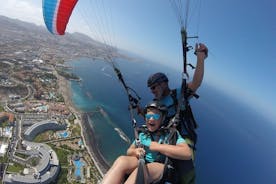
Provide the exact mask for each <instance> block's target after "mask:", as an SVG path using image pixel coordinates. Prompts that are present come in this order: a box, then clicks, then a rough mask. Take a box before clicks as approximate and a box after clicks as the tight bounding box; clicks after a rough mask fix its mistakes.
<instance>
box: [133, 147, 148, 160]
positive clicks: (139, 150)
mask: <svg viewBox="0 0 276 184" xmlns="http://www.w3.org/2000/svg"><path fill="white" fill-rule="evenodd" d="M145 154H146V151H145V150H144V148H136V149H135V155H136V157H137V158H141V157H144V156H145Z"/></svg>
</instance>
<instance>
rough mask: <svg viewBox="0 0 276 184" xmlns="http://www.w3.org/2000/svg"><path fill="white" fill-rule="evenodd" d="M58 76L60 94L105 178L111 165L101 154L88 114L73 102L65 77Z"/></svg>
mask: <svg viewBox="0 0 276 184" xmlns="http://www.w3.org/2000/svg"><path fill="white" fill-rule="evenodd" d="M57 76H58V84H59V92H60V93H61V94H62V95H63V98H64V101H65V104H66V105H67V106H68V107H69V109H70V111H71V112H72V113H73V114H74V115H75V116H76V120H75V121H77V122H78V123H79V125H80V127H81V136H82V138H83V142H84V145H85V147H86V148H87V150H88V152H89V154H90V156H91V158H92V160H93V162H94V164H95V166H96V167H97V169H98V171H99V173H100V174H101V176H103V175H104V174H105V173H106V172H107V170H108V169H109V165H108V163H107V162H106V160H105V159H104V157H103V156H102V154H101V153H100V151H99V149H98V146H97V142H96V139H95V136H94V130H93V127H92V124H91V122H90V121H92V120H91V119H89V117H88V115H87V113H84V112H81V110H80V109H78V108H77V107H76V106H75V105H74V104H73V102H72V99H71V97H72V92H71V87H70V83H69V81H68V80H67V79H65V78H64V77H62V76H60V75H57Z"/></svg>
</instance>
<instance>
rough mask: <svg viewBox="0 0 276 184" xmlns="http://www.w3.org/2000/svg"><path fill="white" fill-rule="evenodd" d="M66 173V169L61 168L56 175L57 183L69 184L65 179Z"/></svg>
mask: <svg viewBox="0 0 276 184" xmlns="http://www.w3.org/2000/svg"><path fill="white" fill-rule="evenodd" d="M67 174H68V171H67V169H61V170H60V173H59V176H58V181H57V184H69V182H68V181H67Z"/></svg>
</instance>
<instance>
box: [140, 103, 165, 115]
mask: <svg viewBox="0 0 276 184" xmlns="http://www.w3.org/2000/svg"><path fill="white" fill-rule="evenodd" d="M149 108H154V109H158V110H159V111H161V113H162V115H163V116H166V114H167V112H168V109H167V106H165V105H163V104H161V103H160V102H159V101H156V100H154V101H151V102H150V103H148V104H147V105H146V107H145V109H144V114H146V113H147V110H148V109H149Z"/></svg>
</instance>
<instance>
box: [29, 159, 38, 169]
mask: <svg viewBox="0 0 276 184" xmlns="http://www.w3.org/2000/svg"><path fill="white" fill-rule="evenodd" d="M38 163H39V158H37V157H34V158H32V159H31V160H30V164H31V166H33V167H34V166H36V165H38Z"/></svg>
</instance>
